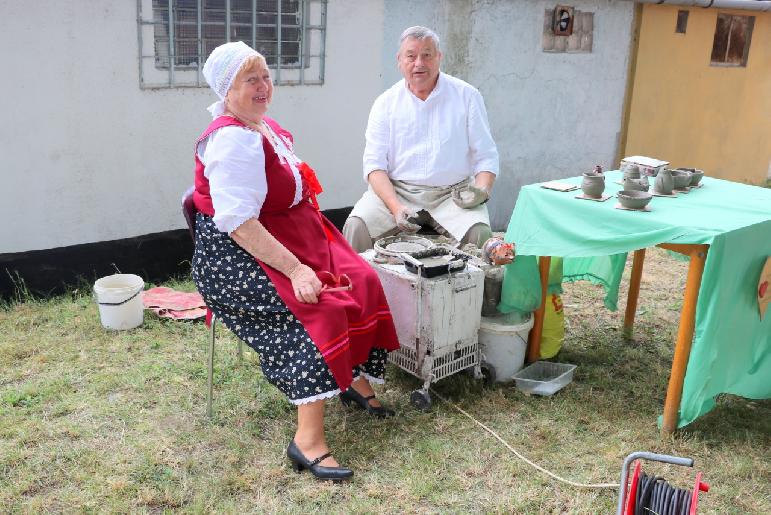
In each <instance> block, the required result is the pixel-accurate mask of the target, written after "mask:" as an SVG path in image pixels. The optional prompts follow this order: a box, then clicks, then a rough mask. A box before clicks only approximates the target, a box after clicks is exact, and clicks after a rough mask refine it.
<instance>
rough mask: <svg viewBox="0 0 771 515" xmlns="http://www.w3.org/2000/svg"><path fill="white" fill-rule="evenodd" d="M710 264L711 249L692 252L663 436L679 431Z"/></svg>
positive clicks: (673, 360)
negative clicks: (699, 305)
mask: <svg viewBox="0 0 771 515" xmlns="http://www.w3.org/2000/svg"><path fill="white" fill-rule="evenodd" d="M706 260H707V246H705V245H699V246H698V247H697V248H695V249H694V250H693V251H692V252H691V262H690V265H689V266H688V278H687V279H686V282H685V294H684V296H683V309H682V311H681V312H680V327H679V328H678V330H677V343H676V344H675V354H674V358H673V359H672V371H671V372H670V374H669V386H668V387H667V398H666V399H665V400H664V423H663V425H662V427H661V433H662V434H663V435H668V434H671V433H673V432H674V431H675V430H676V429H677V420H678V414H679V411H680V400H681V399H682V395H683V381H684V380H685V370H686V368H687V367H688V358H689V357H690V355H691V343H692V342H693V331H694V326H695V321H696V304H697V302H698V300H699V288H700V287H701V277H702V274H703V273H704V263H705V261H706Z"/></svg>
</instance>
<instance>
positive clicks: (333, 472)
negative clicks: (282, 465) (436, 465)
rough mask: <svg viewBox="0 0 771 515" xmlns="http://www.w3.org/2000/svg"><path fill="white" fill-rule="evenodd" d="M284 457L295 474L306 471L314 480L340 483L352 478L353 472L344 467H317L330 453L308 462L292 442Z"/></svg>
mask: <svg viewBox="0 0 771 515" xmlns="http://www.w3.org/2000/svg"><path fill="white" fill-rule="evenodd" d="M286 456H287V458H289V461H290V462H292V469H294V471H295V472H297V473H300V472H302V471H303V470H305V469H308V470H310V471H311V474H313V475H314V476H315V477H316V479H321V480H322V481H334V482H336V483H339V482H340V481H343V480H345V479H350V478H351V477H353V470H351V469H348V468H345V467H322V466H321V465H319V463H321V462H322V461H324V460H325V459H326V458H328V457H330V456H332V453H331V452H328V453H326V454H322V455H321V456H319V457H318V458H316V459H315V460H309V459H308V458H306V457H305V455H303V453H302V451H300V448H299V447H297V444H296V443H294V440H292V443H290V444H289V447H287V448H286Z"/></svg>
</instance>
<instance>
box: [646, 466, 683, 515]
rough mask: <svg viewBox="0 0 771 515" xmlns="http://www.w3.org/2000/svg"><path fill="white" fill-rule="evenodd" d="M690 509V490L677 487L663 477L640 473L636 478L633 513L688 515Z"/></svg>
mask: <svg viewBox="0 0 771 515" xmlns="http://www.w3.org/2000/svg"><path fill="white" fill-rule="evenodd" d="M690 509H691V491H690V490H684V489H682V488H677V487H674V486H672V485H670V484H669V483H667V481H666V480H665V479H664V478H663V477H656V476H655V475H654V476H650V477H649V476H648V475H646V474H645V472H641V473H640V477H639V478H638V479H637V494H636V496H635V505H634V514H635V515H652V514H653V513H657V514H658V515H688V513H689V510H690Z"/></svg>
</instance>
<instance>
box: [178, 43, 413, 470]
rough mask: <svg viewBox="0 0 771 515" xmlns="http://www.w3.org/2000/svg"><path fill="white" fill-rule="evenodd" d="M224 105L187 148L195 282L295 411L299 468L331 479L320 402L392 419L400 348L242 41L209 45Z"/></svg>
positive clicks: (258, 63) (258, 60) (333, 465)
mask: <svg viewBox="0 0 771 515" xmlns="http://www.w3.org/2000/svg"><path fill="white" fill-rule="evenodd" d="M203 75H204V77H205V78H206V81H207V82H208V84H209V85H210V86H211V88H212V89H213V90H214V92H215V93H216V94H217V95H218V96H219V98H220V101H219V102H216V103H215V104H213V105H212V106H210V107H209V111H210V112H211V113H212V115H213V118H214V121H213V122H212V123H211V124H210V125H209V127H208V128H207V129H206V130H205V131H204V132H203V134H202V135H201V137H200V138H199V139H198V141H197V144H196V147H195V162H196V168H195V192H194V194H193V198H194V201H195V206H196V208H197V210H198V211H199V213H198V215H197V219H196V241H195V254H194V258H193V278H194V280H195V283H196V285H197V287H198V290H199V291H200V292H201V294H202V295H203V297H204V299H205V301H206V304H207V305H208V306H209V308H211V310H212V311H213V312H214V313H215V315H216V316H217V317H218V318H220V320H222V322H223V323H224V324H225V325H226V326H227V327H228V328H229V329H230V330H231V331H233V332H234V333H235V334H236V335H237V336H238V337H239V338H241V339H242V340H243V341H244V342H246V343H247V344H248V345H249V346H251V347H252V348H253V349H254V350H255V351H256V352H257V353H258V354H259V356H260V364H261V366H262V370H263V373H264V374H265V377H266V379H267V380H268V381H270V382H271V383H272V384H273V385H275V386H276V387H277V388H278V389H279V390H281V391H282V392H283V393H284V394H285V395H286V396H287V397H288V398H289V401H290V402H291V403H293V404H295V405H297V431H296V433H295V436H294V439H293V440H292V442H291V443H290V444H289V447H288V448H287V451H286V452H287V457H288V458H289V460H290V461H291V463H292V466H293V468H294V469H295V470H296V471H298V472H299V471H301V470H303V469H309V470H310V471H311V472H312V473H313V475H314V476H316V477H317V478H319V479H327V480H334V481H339V480H343V479H347V478H350V477H351V476H352V475H353V472H352V471H351V470H349V469H347V468H344V467H341V466H340V465H339V464H338V463H337V462H336V461H335V459H334V458H333V457H332V455H331V453H330V451H329V449H328V447H327V443H326V439H325V437H324V402H325V400H326V399H328V398H330V397H334V396H337V395H340V399H341V400H342V401H343V403H344V404H346V405H352V404H353V405H354V406H359V407H361V408H363V409H365V410H367V412H368V413H370V414H372V415H375V416H381V417H382V416H390V415H393V411H391V410H389V409H387V408H385V407H383V406H382V405H381V404H380V403H379V402H378V401H377V399H375V395H374V392H373V390H372V387H371V385H370V383H372V382H374V383H382V382H383V376H384V370H385V359H386V354H387V352H388V351H390V350H395V349H397V348H398V346H399V344H398V340H397V337H396V330H395V328H394V325H393V321H392V319H391V313H390V310H389V308H388V305H387V303H386V299H385V295H384V294H383V290H382V287H381V286H380V282H379V280H378V277H377V274H376V273H375V272H374V271H373V270H372V268H371V267H370V266H369V265H368V264H367V263H366V262H365V261H364V260H363V259H361V257H359V255H358V254H356V253H355V252H354V251H353V249H351V247H350V246H349V245H348V243H346V241H345V239H344V238H343V237H342V235H341V234H340V233H339V232H338V231H337V229H335V227H334V226H333V225H332V224H331V223H330V222H329V220H327V219H326V218H325V217H324V216H323V215H322V214H321V213H320V212H319V207H318V204H317V202H316V193H319V192H320V191H321V188H320V186H319V184H318V182H317V181H316V177H315V174H314V172H313V170H312V169H311V168H310V167H309V166H308V165H307V164H305V163H303V162H302V161H301V160H300V159H299V158H298V157H297V155H296V154H295V153H294V150H293V139H292V135H291V134H290V133H289V132H287V131H286V130H284V129H283V128H281V126H279V125H278V123H276V122H275V121H274V120H272V119H270V118H268V117H267V116H265V113H266V111H267V110H268V106H269V105H270V102H271V99H272V96H273V82H272V79H271V76H270V71H269V70H268V67H267V64H266V62H265V58H264V57H263V56H262V55H260V54H259V53H257V52H256V51H254V50H252V49H251V48H249V47H248V46H247V45H245V44H244V43H242V42H237V43H226V44H224V45H221V46H219V47H217V48H216V49H214V51H213V52H212V53H211V55H210V56H209V58H208V59H207V60H206V63H205V65H204V68H203Z"/></svg>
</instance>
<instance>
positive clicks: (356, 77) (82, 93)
mask: <svg viewBox="0 0 771 515" xmlns="http://www.w3.org/2000/svg"><path fill="white" fill-rule="evenodd" d="M327 15H328V16H327V29H328V32H327V39H326V52H327V59H326V81H325V84H324V85H323V86H295V87H281V88H277V91H276V94H275V99H274V104H273V106H272V107H271V115H273V116H274V117H275V118H277V119H278V120H279V121H280V123H282V124H283V125H284V126H286V127H287V128H289V129H290V130H291V131H292V132H293V133H294V134H295V137H296V140H297V149H298V153H299V154H300V156H301V157H303V158H304V159H306V160H307V161H308V162H310V163H311V164H312V165H313V166H314V167H315V168H316V169H317V171H318V173H319V175H320V177H321V181H322V183H323V185H324V186H325V188H326V192H325V194H324V195H322V197H321V199H320V202H321V206H322V208H329V207H342V206H350V205H352V204H353V203H354V202H355V200H356V199H357V198H358V196H359V195H360V193H361V191H363V187H362V188H352V187H351V180H352V178H353V180H354V181H356V182H355V184H356V185H357V186H358V185H359V183H360V181H361V152H362V149H363V134H364V128H365V126H366V120H367V114H368V111H369V106H370V104H371V102H372V99H373V98H374V97H375V96H376V95H377V94H378V93H379V92H380V90H381V89H382V77H381V70H382V63H381V61H380V56H381V46H382V36H381V34H380V31H381V30H382V27H383V21H382V16H383V11H382V2H380V1H367V2H361V1H358V0H330V1H329V4H328V11H327ZM136 19H137V12H136V2H135V1H133V0H121V1H120V2H82V1H78V2H61V1H57V0H37V1H35V2H22V1H19V0H0V48H4V49H6V52H4V54H3V57H4V76H5V77H6V79H5V80H3V81H2V82H0V102H2V104H1V107H2V112H3V118H4V120H5V123H3V124H0V152H1V153H2V156H3V172H2V177H3V179H4V186H5V188H6V195H5V197H6V200H5V201H4V202H0V219H2V220H4V221H5V223H4V224H0V253H9V252H22V251H28V250H37V249H49V248H55V247H61V246H68V245H74V244H80V243H90V242H97V241H106V240H112V239H120V238H128V237H133V236H138V235H142V234H149V233H154V232H161V231H167V230H171V229H179V228H182V227H184V221H183V219H182V217H181V214H180V209H179V199H180V196H181V194H182V192H183V191H184V190H185V188H186V187H187V186H188V185H189V184H191V183H192V170H193V161H192V159H193V158H192V148H193V142H194V141H195V138H196V137H197V136H198V134H200V132H201V131H202V130H203V129H204V128H205V127H206V124H207V123H208V121H209V120H210V118H209V114H208V113H207V112H206V111H205V108H206V106H207V105H209V104H210V103H211V102H212V101H213V100H214V99H215V97H214V94H213V93H211V92H210V91H209V90H208V89H204V88H201V89H171V90H141V89H140V88H139V78H138V66H137V55H138V52H137V23H136ZM373 27H374V29H373Z"/></svg>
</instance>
